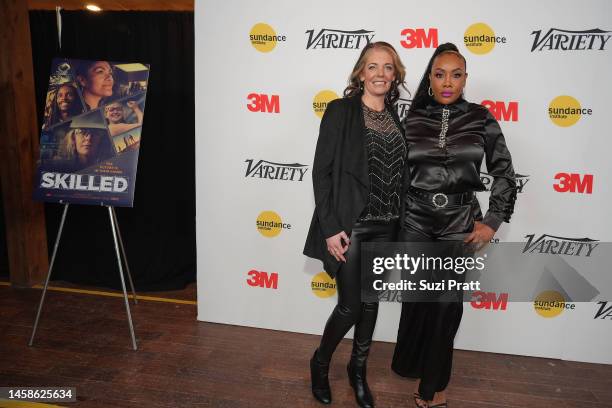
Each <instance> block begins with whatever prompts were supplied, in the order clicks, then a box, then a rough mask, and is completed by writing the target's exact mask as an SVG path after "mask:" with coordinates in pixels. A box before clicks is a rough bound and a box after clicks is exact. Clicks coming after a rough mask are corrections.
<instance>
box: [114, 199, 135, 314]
mask: <svg viewBox="0 0 612 408" xmlns="http://www.w3.org/2000/svg"><path fill="white" fill-rule="evenodd" d="M109 208H110V209H111V211H112V212H113V219H114V220H115V227H117V237H118V238H119V247H120V248H121V253H122V254H123V261H124V263H125V271H126V272H127V277H128V281H129V282H130V287H131V288H132V294H133V295H134V304H135V305H137V304H138V299H137V298H136V289H134V282H133V281H132V274H131V273H130V266H129V265H128V260H127V255H126V254H125V247H124V246H123V239H122V238H121V230H120V229H119V221H117V214H116V213H115V207H109Z"/></svg>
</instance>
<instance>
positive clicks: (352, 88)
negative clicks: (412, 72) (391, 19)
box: [344, 41, 406, 105]
mask: <svg viewBox="0 0 612 408" xmlns="http://www.w3.org/2000/svg"><path fill="white" fill-rule="evenodd" d="M373 49H380V50H385V51H387V52H388V53H389V55H391V58H392V59H393V67H394V68H395V80H394V81H393V82H392V83H391V89H389V92H387V94H386V95H385V102H386V103H387V104H389V105H393V104H395V102H397V100H398V99H399V96H400V91H399V87H400V86H401V87H403V88H404V89H406V83H405V82H404V79H405V78H406V68H405V67H404V64H403V63H402V60H401V59H400V57H399V55H398V54H397V51H395V48H393V46H392V45H391V44H389V43H387V42H384V41H377V42H373V43H369V44H368V45H366V46H365V47H364V48H363V50H362V51H361V54H360V55H359V58H358V59H357V62H356V63H355V67H354V68H353V72H351V75H350V76H349V81H348V82H349V83H348V86H347V87H346V89H344V97H345V98H347V97H350V96H354V95H359V94H361V93H363V90H362V89H361V82H360V81H359V75H360V74H361V72H362V71H363V68H364V67H365V64H366V59H367V56H368V53H369V52H370V50H373Z"/></svg>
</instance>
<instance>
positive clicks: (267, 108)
mask: <svg viewBox="0 0 612 408" xmlns="http://www.w3.org/2000/svg"><path fill="white" fill-rule="evenodd" d="M247 100H249V101H250V102H251V103H249V104H247V108H248V109H249V110H250V111H251V112H267V113H279V112H280V98H279V96H278V95H266V94H258V93H250V94H249V96H247Z"/></svg>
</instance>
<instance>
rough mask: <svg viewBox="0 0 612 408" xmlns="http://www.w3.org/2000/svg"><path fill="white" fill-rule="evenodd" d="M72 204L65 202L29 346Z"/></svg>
mask: <svg viewBox="0 0 612 408" xmlns="http://www.w3.org/2000/svg"><path fill="white" fill-rule="evenodd" d="M69 205H70V204H64V212H63V213H62V220H61V221H60V226H59V230H58V231H57V237H56V238H55V244H54V245H53V255H51V263H50V264H49V272H47V278H46V279H45V286H44V287H43V291H42V295H41V297H40V303H39V304H38V312H36V320H34V327H33V328H32V335H31V336H30V342H29V343H28V345H29V346H32V344H34V336H35V335H36V329H37V328H38V320H39V319H40V312H41V311H42V307H43V303H44V302H45V295H46V294H47V287H48V286H49V279H50V278H51V271H52V270H53V264H54V263H55V255H56V254H57V248H58V247H59V243H60V238H61V237H62V230H63V229H64V222H65V221H66V214H67V213H68V206H69Z"/></svg>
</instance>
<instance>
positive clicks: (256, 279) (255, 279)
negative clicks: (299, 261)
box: [246, 269, 278, 289]
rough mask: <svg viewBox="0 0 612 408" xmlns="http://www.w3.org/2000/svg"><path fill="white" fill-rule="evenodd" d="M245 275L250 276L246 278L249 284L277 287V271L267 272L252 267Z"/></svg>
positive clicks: (261, 286)
mask: <svg viewBox="0 0 612 408" xmlns="http://www.w3.org/2000/svg"><path fill="white" fill-rule="evenodd" d="M247 275H249V276H250V279H247V280H246V282H247V283H248V284H249V286H256V287H260V288H267V289H278V273H276V272H272V273H270V274H268V272H263V271H256V270H255V269H253V270H250V271H249V273H248V274H247Z"/></svg>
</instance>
